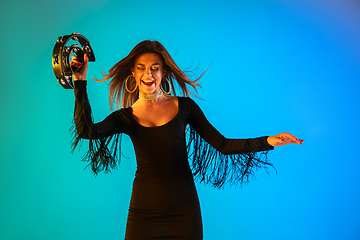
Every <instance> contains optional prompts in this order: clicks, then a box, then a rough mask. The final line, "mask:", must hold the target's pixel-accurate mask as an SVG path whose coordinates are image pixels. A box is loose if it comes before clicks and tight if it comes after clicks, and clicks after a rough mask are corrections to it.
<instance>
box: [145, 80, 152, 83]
mask: <svg viewBox="0 0 360 240" xmlns="http://www.w3.org/2000/svg"><path fill="white" fill-rule="evenodd" d="M143 82H146V83H151V82H154V81H153V80H143Z"/></svg>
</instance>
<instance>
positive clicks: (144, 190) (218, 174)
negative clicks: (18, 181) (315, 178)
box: [74, 81, 273, 240]
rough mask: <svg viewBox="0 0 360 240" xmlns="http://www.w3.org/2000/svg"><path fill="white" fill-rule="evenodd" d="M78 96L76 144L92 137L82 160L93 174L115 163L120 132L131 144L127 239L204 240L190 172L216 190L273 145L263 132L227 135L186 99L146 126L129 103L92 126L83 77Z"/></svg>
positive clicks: (256, 163) (243, 175) (241, 178)
mask: <svg viewBox="0 0 360 240" xmlns="http://www.w3.org/2000/svg"><path fill="white" fill-rule="evenodd" d="M75 96H76V105H75V106H76V107H75V119H74V122H75V124H76V131H75V132H76V133H77V134H76V135H75V141H74V147H76V145H77V143H78V142H79V140H80V138H86V139H89V140H90V145H89V152H88V154H87V156H85V158H86V159H87V160H89V161H90V165H91V166H92V169H93V171H94V172H95V173H96V174H97V173H98V172H99V171H102V170H104V171H105V172H107V171H110V169H111V168H113V167H115V165H116V162H117V161H118V159H117V157H118V155H120V154H121V153H119V152H117V151H118V145H117V144H118V142H119V138H118V136H119V134H121V133H125V134H127V135H129V136H130V138H131V140H132V142H133V144H134V149H135V153H136V161H137V171H136V175H135V179H134V183H133V190H132V196H131V201H130V208H129V214H128V220H127V226H126V235H125V239H129V240H130V239H163V238H165V239H202V238H203V232H202V220H201V212H200V206H199V200H198V196H197V192H196V188H195V184H194V177H195V178H196V179H198V180H199V181H200V182H205V183H210V184H212V185H213V186H215V187H218V188H221V187H222V186H223V185H224V184H225V183H226V182H229V183H230V184H233V183H242V182H246V181H247V180H248V178H249V176H250V175H251V174H252V172H253V170H254V169H255V168H258V167H265V168H266V167H267V166H271V164H270V163H268V162H267V161H266V155H264V154H263V155H260V156H255V152H258V151H267V150H271V149H273V147H272V146H270V145H269V144H268V143H267V137H260V138H254V139H226V138H224V137H223V136H222V135H221V134H220V133H219V132H218V131H217V130H216V129H215V128H214V127H213V126H212V125H211V124H210V123H209V122H208V121H207V120H206V118H205V116H204V114H203V113H202V111H201V110H200V108H199V107H198V105H197V104H196V103H195V102H194V101H193V100H191V99H190V98H184V97H179V98H178V103H179V104H178V106H179V109H178V113H177V115H176V116H175V117H174V118H173V119H172V120H171V121H169V122H168V123H166V124H164V125H162V126H158V127H144V126H142V125H140V124H139V123H138V122H136V121H135V119H134V118H133V115H132V110H131V108H125V109H121V110H118V111H115V112H113V113H112V114H110V115H109V116H108V117H107V118H106V119H105V120H104V121H102V122H100V123H97V124H93V123H92V120H91V109H90V105H89V102H88V99H87V95H86V82H85V81H77V82H75ZM187 126H188V127H187ZM209 144H210V145H209ZM114 155H116V156H114ZM188 159H189V160H190V161H191V167H190V165H189V160H188ZM262 159H265V160H262Z"/></svg>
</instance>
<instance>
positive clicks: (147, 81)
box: [141, 80, 155, 86]
mask: <svg viewBox="0 0 360 240" xmlns="http://www.w3.org/2000/svg"><path fill="white" fill-rule="evenodd" d="M141 81H142V82H143V84H145V85H146V86H151V85H153V84H154V83H155V81H154V80H141Z"/></svg>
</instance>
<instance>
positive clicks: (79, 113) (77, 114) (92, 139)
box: [70, 82, 121, 176]
mask: <svg viewBox="0 0 360 240" xmlns="http://www.w3.org/2000/svg"><path fill="white" fill-rule="evenodd" d="M75 83H76V82H75ZM78 85H79V87H78V88H76V87H75V96H76V100H75V110H74V119H73V124H72V127H71V128H70V133H71V134H72V141H71V147H72V151H71V152H72V153H73V152H74V151H75V149H76V148H77V147H78V146H79V145H80V146H81V143H82V140H83V139H88V140H89V149H88V151H87V152H86V153H85V154H84V155H83V157H82V161H85V162H89V164H88V165H87V166H86V167H85V168H87V167H90V166H91V169H92V171H93V173H94V175H95V176H96V175H97V174H98V173H99V172H102V171H104V172H105V173H110V172H111V170H112V169H116V165H117V164H120V158H121V156H120V155H121V133H116V134H112V135H110V136H102V135H103V134H101V132H99V131H98V128H97V127H96V126H94V125H95V124H93V116H92V111H91V107H90V103H89V100H88V97H87V93H86V84H81V85H80V84H78ZM84 85H85V86H84Z"/></svg>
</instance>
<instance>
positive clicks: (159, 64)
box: [138, 63, 160, 66]
mask: <svg viewBox="0 0 360 240" xmlns="http://www.w3.org/2000/svg"><path fill="white" fill-rule="evenodd" d="M138 65H141V66H145V64H143V63H138ZM154 65H160V64H159V63H154V64H152V65H151V66H154Z"/></svg>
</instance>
